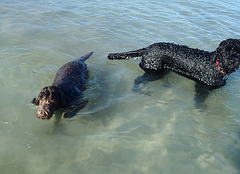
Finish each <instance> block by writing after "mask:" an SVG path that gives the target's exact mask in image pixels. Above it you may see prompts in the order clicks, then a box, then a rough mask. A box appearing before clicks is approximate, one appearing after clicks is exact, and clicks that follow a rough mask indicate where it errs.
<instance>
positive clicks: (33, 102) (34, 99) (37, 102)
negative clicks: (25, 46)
mask: <svg viewBox="0 0 240 174" xmlns="http://www.w3.org/2000/svg"><path fill="white" fill-rule="evenodd" d="M32 104H34V105H38V104H39V101H38V99H36V97H34V98H33V100H32Z"/></svg>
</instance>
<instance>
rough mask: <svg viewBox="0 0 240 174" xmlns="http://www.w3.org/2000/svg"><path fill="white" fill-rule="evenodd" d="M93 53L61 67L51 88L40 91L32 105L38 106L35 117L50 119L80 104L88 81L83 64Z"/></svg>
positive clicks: (85, 67) (85, 66)
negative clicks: (59, 111) (60, 111)
mask: <svg viewBox="0 0 240 174" xmlns="http://www.w3.org/2000/svg"><path fill="white" fill-rule="evenodd" d="M92 54H93V52H90V53H88V54H86V55H84V56H82V57H81V58H80V59H78V60H75V61H71V62H68V63H66V64H65V65H63V66H62V67H61V68H60V69H59V70H58V72H57V74H56V76H55V80H54V82H53V85H52V86H48V87H45V88H43V89H42V91H41V92H40V94H39V95H38V97H37V98H34V99H33V100H32V103H33V104H35V105H38V111H37V117H38V118H41V119H50V118H51V117H52V115H53V114H54V112H55V111H56V110H58V109H60V108H69V107H72V108H74V107H77V106H79V104H81V103H82V100H81V99H82V96H83V90H85V89H86V83H87V79H88V71H87V65H86V64H85V63H84V61H86V60H87V59H88V58H89V57H90V56H91V55H92Z"/></svg>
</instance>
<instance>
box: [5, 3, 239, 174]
mask: <svg viewBox="0 0 240 174" xmlns="http://www.w3.org/2000/svg"><path fill="white" fill-rule="evenodd" d="M239 19H240V13H239V2H238V1H237V0H233V1H216V0H213V1H211V2H208V1H198V0H197V1H188V0H187V1H181V0H178V1H175V0H174V1H157V0H150V1H142V0H138V1H136V0H127V1H125V0H124V1H121V2H119V1H115V0H111V1H109V0H106V1H99V0H96V1H81V2H80V1H76V0H70V1H61V0H52V1H50V0H49V1H47V0H39V1H33V0H26V1H24V2H21V1H14V0H12V1H6V0H0V95H1V99H0V154H1V158H0V171H1V172H0V173H1V174H10V173H18V174H32V173H37V174H46V173H51V174H66V173H69V174H72V173H73V174H75V173H76V174H77V173H89V174H90V173H99V174H100V173H103V174H106V173H114V174H118V173H119V174H121V173H124V174H125V173H129V174H130V173H131V174H141V173H152V174H153V173H162V174H169V173H184V174H185V173H210V174H215V173H216V174H225V173H228V174H237V173H240V114H239V112H240V109H239V106H238V104H239V102H240V88H239V86H240V71H239V70H238V71H236V72H235V73H233V74H232V75H231V76H230V77H229V79H228V81H227V84H226V85H225V86H224V87H222V88H219V89H216V90H214V91H212V92H211V93H210V94H209V96H208V97H207V99H206V100H205V102H204V103H202V104H201V106H200V107H199V106H196V104H195V102H194V97H195V82H193V81H191V80H189V79H186V78H184V77H181V76H179V75H177V74H175V73H173V72H170V73H169V74H166V75H165V76H163V77H162V78H160V79H159V80H156V81H151V82H148V83H146V84H144V85H142V86H141V89H140V90H139V91H133V90H132V89H133V86H134V81H135V79H136V78H137V77H138V76H141V75H142V74H143V73H144V72H143V70H141V69H140V68H139V67H138V63H139V60H132V61H110V60H107V54H108V53H109V52H121V51H129V50H134V49H139V48H142V47H146V46H148V45H150V44H152V43H154V42H161V41H166V42H175V43H178V44H184V45H188V46H189V47H193V48H199V49H204V50H208V51H213V50H215V49H216V47H217V46H218V44H219V43H220V42H221V41H222V40H224V39H227V38H238V39H239V38H240V21H239ZM89 51H94V54H93V55H92V57H91V58H90V59H89V60H87V61H86V63H87V64H88V69H89V74H90V79H89V83H88V88H87V90H86V91H85V92H84V94H85V97H86V98H88V99H89V102H88V104H87V106H86V107H85V108H84V109H82V110H81V111H79V112H78V113H77V115H76V116H75V117H73V118H71V119H60V120H57V119H56V116H55V117H53V118H52V119H51V120H49V121H46V120H44V121H43V120H38V119H37V118H36V116H35V115H36V111H37V108H36V107H35V106H33V105H32V104H31V103H30V101H31V100H32V98H33V97H36V96H37V95H38V93H39V92H40V91H41V89H42V88H43V87H44V86H48V85H51V84H52V82H53V79H54V76H55V73H56V72H57V70H58V68H59V67H60V66H62V65H63V64H65V63H66V62H68V61H71V60H74V59H77V58H78V57H80V56H81V55H83V54H85V53H87V52H89ZM56 115H57V116H58V115H60V116H61V113H57V114H56Z"/></svg>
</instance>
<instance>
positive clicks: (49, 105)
mask: <svg viewBox="0 0 240 174" xmlns="http://www.w3.org/2000/svg"><path fill="white" fill-rule="evenodd" d="M32 103H33V104H35V105H38V111H37V117H38V118H41V119H50V118H51V117H52V115H53V113H54V111H55V110H56V109H57V108H58V107H59V104H60V95H59V93H58V91H57V87H55V86H48V87H45V88H43V89H42V91H41V92H40V94H39V95H38V97H37V99H36V98H34V99H33V100H32Z"/></svg>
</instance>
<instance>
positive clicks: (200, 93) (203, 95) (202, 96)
mask: <svg viewBox="0 0 240 174" xmlns="http://www.w3.org/2000/svg"><path fill="white" fill-rule="evenodd" d="M168 73H169V71H163V72H154V71H150V72H148V71H146V72H145V73H144V74H143V75H142V76H138V77H137V78H136V79H135V81H134V86H133V88H132V91H133V92H136V93H139V94H145V95H149V93H148V92H143V91H142V87H143V86H144V85H145V84H147V83H148V82H152V81H155V80H159V79H161V78H163V77H165V76H166V75H167V74H168ZM214 89H216V88H213V87H209V86H207V85H204V84H200V83H196V84H195V95H194V98H193V100H194V105H195V107H196V108H197V109H204V108H205V107H206V106H205V105H204V101H205V100H206V99H207V97H208V95H209V94H210V93H211V92H212V91H213V90H214Z"/></svg>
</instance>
